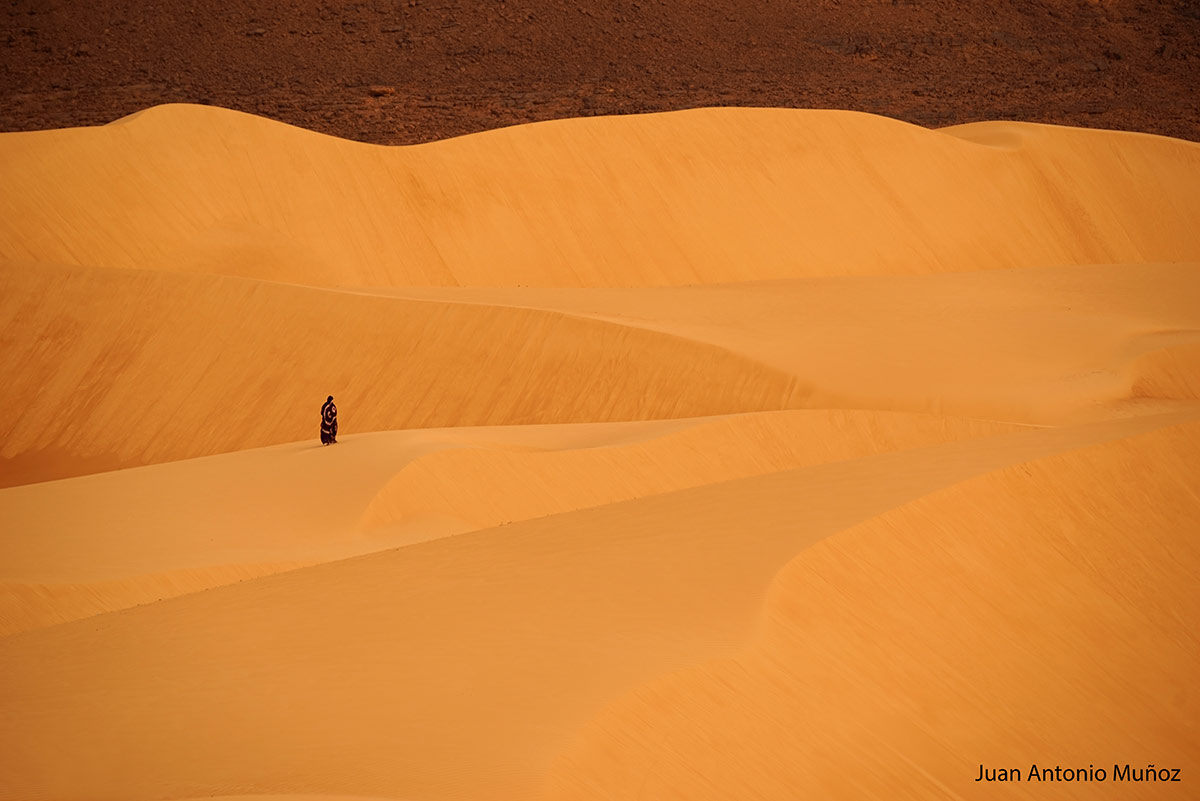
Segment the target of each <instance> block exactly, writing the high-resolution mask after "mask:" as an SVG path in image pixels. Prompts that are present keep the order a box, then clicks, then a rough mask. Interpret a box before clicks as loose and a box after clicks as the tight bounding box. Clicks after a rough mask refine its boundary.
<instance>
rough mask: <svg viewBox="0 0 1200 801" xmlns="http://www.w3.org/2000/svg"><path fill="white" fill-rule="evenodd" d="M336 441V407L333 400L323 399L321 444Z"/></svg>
mask: <svg viewBox="0 0 1200 801" xmlns="http://www.w3.org/2000/svg"><path fill="white" fill-rule="evenodd" d="M331 442H337V407H336V406H334V405H333V401H325V405H324V406H322V407H321V444H322V445H328V444H329V443H331Z"/></svg>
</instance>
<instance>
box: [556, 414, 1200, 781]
mask: <svg viewBox="0 0 1200 801" xmlns="http://www.w3.org/2000/svg"><path fill="white" fill-rule="evenodd" d="M1198 453H1200V426H1198V425H1196V424H1195V423H1192V424H1187V425H1185V426H1182V427H1171V428H1164V429H1161V430H1159V431H1155V432H1153V433H1150V434H1144V435H1142V436H1140V437H1135V438H1132V439H1126V440H1119V441H1115V442H1110V443H1106V444H1103V445H1098V446H1094V447H1091V448H1087V449H1084V450H1079V451H1074V452H1070V453H1065V454H1061V455H1057V456H1053V457H1049V458H1046V459H1043V460H1039V461H1035V462H1032V463H1028V464H1024V465H1021V466H1019V467H1012V468H1008V469H1005V470H1002V471H999V472H996V473H992V474H990V475H987V476H984V477H981V478H976V479H973V480H970V481H967V482H964V483H962V484H959V485H956V486H954V487H951V488H948V489H945V490H941V491H938V492H934V493H931V494H929V495H926V496H924V497H922V498H920V499H918V500H915V501H913V502H911V503H909V504H906V505H904V506H902V507H900V508H898V509H895V510H893V511H891V512H888V513H885V514H883V515H880V516H878V517H876V518H874V519H872V520H870V521H868V522H866V523H863V524H861V525H859V526H855V527H852V528H849V529H847V530H845V531H843V532H841V533H839V534H837V535H835V536H834V537H832V538H830V539H828V540H826V541H824V542H821V543H818V544H816V545H814V546H813V547H812V548H809V549H808V550H806V551H804V552H803V553H801V554H799V555H798V556H797V557H796V558H795V559H794V560H792V561H791V562H790V563H789V564H788V565H787V567H786V568H784V569H783V570H782V571H781V572H780V573H779V574H778V575H777V576H776V577H775V579H774V581H773V582H772V586H771V590H770V593H769V595H768V598H767V603H766V607H765V612H764V617H763V619H762V620H761V622H760V626H759V629H758V631H757V633H756V636H755V638H754V641H753V642H752V643H751V644H750V645H749V647H747V648H746V649H745V650H744V651H742V652H740V653H738V654H737V655H735V656H733V657H731V658H728V659H724V660H720V661H713V662H709V663H707V664H705V665H702V666H697V667H694V668H688V669H685V670H681V671H678V672H676V673H674V674H671V675H668V676H665V677H663V678H661V679H659V680H657V681H655V682H653V683H651V684H648V685H646V686H643V687H640V688H639V689H638V690H637V691H636V692H634V693H631V694H630V695H628V696H627V697H625V698H622V699H621V700H620V701H619V702H617V703H615V704H614V705H612V706H611V707H610V708H608V709H606V710H605V712H604V713H603V714H602V715H600V716H598V717H597V719H596V720H595V721H594V722H593V723H591V724H590V725H589V726H588V727H587V729H586V733H585V734H584V735H582V736H581V737H580V738H579V740H578V741H577V742H576V744H575V746H574V749H573V750H572V751H571V752H570V753H569V754H568V755H565V756H564V757H563V759H562V761H561V762H560V765H559V768H558V770H557V772H556V774H555V777H554V779H553V780H552V785H553V787H554V791H553V792H550V793H549V795H548V797H551V798H573V799H579V798H629V797H636V796H637V795H639V794H640V795H641V796H642V797H646V798H662V797H672V798H728V797H730V796H731V795H737V796H740V797H756V798H780V799H785V798H797V797H817V796H819V797H822V798H830V799H843V798H844V799H863V798H879V799H885V798H897V797H902V798H1022V799H1035V798H1113V799H1134V798H1146V799H1160V798H1185V797H1188V796H1189V795H1190V794H1191V791H1190V790H1188V789H1186V785H1184V786H1180V785H1178V784H1174V785H1164V784H1158V783H1157V782H1155V783H1143V784H1137V783H1130V782H1124V783H1113V782H1111V781H1109V782H1107V783H1106V782H1086V783H1083V782H1076V783H1064V782H1061V781H1060V782H1058V783H1053V782H1051V783H1036V782H1035V783H1030V782H1028V781H1027V779H1028V771H1029V768H1030V766H1031V764H1033V763H1040V764H1041V765H1042V766H1043V767H1050V768H1053V767H1054V766H1055V765H1061V766H1063V767H1071V768H1078V767H1083V768H1087V767H1088V766H1089V765H1093V764H1094V766H1095V767H1097V768H1102V769H1104V770H1105V771H1106V772H1107V773H1108V775H1109V776H1110V777H1111V776H1112V773H1113V767H1112V766H1113V764H1114V763H1120V764H1122V765H1124V764H1127V763H1132V765H1133V767H1134V768H1135V769H1144V768H1145V767H1146V765H1147V764H1148V763H1149V764H1157V765H1158V766H1159V767H1166V766H1171V767H1175V768H1181V769H1182V772H1183V774H1184V775H1187V774H1189V773H1190V772H1191V771H1194V770H1195V769H1196V767H1197V766H1198V765H1200V747H1198V746H1197V741H1196V738H1195V737H1194V736H1193V729H1194V727H1195V720H1196V716H1197V713H1198V712H1200V710H1198V709H1197V705H1198V703H1200V702H1198V701H1197V699H1196V698H1195V695H1194V694H1191V693H1189V692H1187V691H1186V690H1185V689H1184V688H1185V687H1187V686H1189V685H1190V683H1191V681H1192V677H1194V676H1195V675H1196V671H1197V669H1198V668H1200V640H1198V639H1197V637H1196V630H1195V628H1194V623H1195V621H1196V620H1197V617H1198V615H1200V596H1197V595H1196V593H1195V592H1194V589H1195V584H1196V578H1197V575H1200V572H1198V571H1200V543H1198V542H1197V540H1196V536H1195V533H1196V528H1195V520H1196V519H1197V515H1198V514H1200V497H1198V496H1197V495H1196V493H1195V491H1194V487H1193V486H1192V485H1193V480H1194V477H1195V475H1196V469H1197V467H1198V463H1197V454H1198ZM1149 465H1153V466H1154V469H1153V470H1148V469H1146V468H1147V466H1149ZM1013 498H1020V499H1022V502H1021V503H1020V504H1014V503H1013V500H1012V499H1013ZM1132 732H1137V734H1136V736H1131V733H1132ZM848 753H852V754H854V758H853V760H852V763H853V765H854V771H853V775H847V767H848V765H847V757H846V754H848ZM979 762H983V763H986V764H987V765H988V767H990V768H996V767H1009V766H1013V765H1015V766H1019V770H1020V772H1021V773H1022V774H1023V776H1025V778H1026V781H1024V782H1023V783H1022V784H1020V785H1018V784H1015V783H1009V784H999V785H988V784H987V783H979V784H976V783H974V781H973V780H974V779H975V777H976V776H978V775H979V773H978V769H977V767H976V763H979ZM712 765H735V766H737V770H736V771H735V772H733V771H731V772H724V771H721V770H711V769H708V768H709V766H712ZM1184 781H1189V779H1185V780H1184ZM901 788H902V789H901Z"/></svg>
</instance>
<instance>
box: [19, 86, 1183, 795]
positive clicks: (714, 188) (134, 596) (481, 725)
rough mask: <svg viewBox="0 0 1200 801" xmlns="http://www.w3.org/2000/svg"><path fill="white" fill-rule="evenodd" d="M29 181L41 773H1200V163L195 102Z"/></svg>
mask: <svg viewBox="0 0 1200 801" xmlns="http://www.w3.org/2000/svg"><path fill="white" fill-rule="evenodd" d="M0 181H3V184H4V187H5V191H4V192H2V193H0V374H2V375H3V376H4V380H3V381H0V407H2V408H3V409H4V410H5V413H4V414H3V415H2V416H0V801H3V800H4V799H30V798H40V799H44V798H55V799H63V801H71V800H72V799H77V800H78V801H90V800H91V799H96V798H121V799H129V801H164V800H169V799H176V800H177V801H182V800H183V799H197V798H212V797H223V798H227V799H235V798H247V797H256V798H262V797H264V796H276V797H279V798H292V799H304V798H307V799H311V798H314V797H322V798H350V797H360V798H367V797H370V798H387V799H396V800H397V801H401V800H403V801H451V800H452V799H464V800H465V799H484V798H486V799H496V800H497V801H504V799H514V800H515V799H522V801H526V800H527V799H545V800H546V801H551V800H553V801H566V800H567V799H580V800H581V801H582V799H600V798H605V799H635V798H655V799H668V798H675V799H688V800H689V801H692V800H693V799H709V798H711V799H718V798H720V799H726V798H739V799H740V798H770V799H776V798H777V799H781V800H782V799H787V801H792V800H793V799H800V798H822V799H855V800H857V799H863V800H864V801H869V799H901V798H911V799H927V798H945V799H966V798H972V799H973V798H1014V799H1031V800H1032V799H1047V798H1049V799H1058V798H1062V799H1066V798H1081V797H1086V798H1113V799H1126V798H1154V799H1169V800H1170V801H1174V799H1179V801H1184V800H1185V799H1191V798H1192V797H1194V796H1195V795H1196V793H1195V792H1194V789H1195V782H1196V778H1197V777H1198V776H1200V748H1198V747H1197V745H1196V743H1200V737H1197V736H1196V732H1195V720H1196V719H1197V711H1198V710H1197V706H1196V703H1197V702H1196V699H1195V694H1194V693H1193V692H1191V690H1190V687H1191V685H1192V683H1193V682H1194V677H1195V676H1196V675H1200V644H1198V640H1197V637H1196V634H1195V632H1196V631H1197V630H1198V629H1200V597H1198V596H1197V595H1196V592H1195V589H1196V586H1197V580H1198V578H1200V551H1198V546H1197V542H1196V537H1195V533H1196V531H1197V525H1196V521H1197V520H1200V495H1198V494H1197V492H1196V490H1195V487H1197V486H1200V228H1197V226H1196V212H1197V210H1198V209H1200V145H1196V144H1192V143H1186V142H1180V141H1174V140H1170V139H1164V138H1160V137H1152V136H1144V135H1138V134H1125V133H1120V132H1113V131H1084V130H1076V129H1068V128H1057V127H1052V126H1037V125H1026V124H1019V123H984V124H978V125H969V126H958V127H955V128H950V129H945V130H942V131H930V130H924V129H921V128H917V127H914V126H910V125H905V124H902V123H899V122H896V121H893V120H888V119H884V118H879V117H872V116H869V115H864V114H851V113H843V112H832V111H795V110H762V109H702V110H695V111H689V112H680V113H673V114H662V115H649V116H636V117H624V118H608V119H588V120H568V121H560V122H554V123H545V124H538V125H531V126H522V127H519V128H512V129H507V130H500V131H493V132H489V133H486V134H479V135H475V136H468V137H463V138H460V139H455V140H450V141H446V142H439V143H434V144H429V145H422V146H418V147H411V148H382V147H371V146H366V145H360V144H353V143H348V142H342V141H338V140H335V139H331V138H328V137H323V136H318V135H316V134H312V133H309V132H305V131H301V130H297V129H294V128H289V127H287V126H283V125H280V124H278V123H273V122H269V121H266V120H262V119H258V118H255V117H251V116H247V115H243V114H235V113H232V112H227V111H222V110H219V109H210V108H202V107H197V106H167V107H160V108H154V109H150V110H148V111H146V112H143V113H141V114H138V115H134V116H133V117H130V118H127V119H124V120H120V121H118V122H117V123H114V124H112V125H108V126H104V127H100V128H90V129H78V130H65V131H49V132H37V133H22V134H3V135H0ZM328 394H333V395H335V396H336V399H337V402H338V405H339V409H340V413H339V420H340V424H341V433H340V437H339V440H340V441H339V443H338V444H337V445H336V446H334V447H330V448H323V447H321V446H320V445H319V444H318V442H317V410H318V408H319V406H320V404H321V402H322V401H323V400H324V398H325V397H326V396H327V395H328ZM1035 762H1036V763H1039V764H1042V765H1043V766H1049V767H1052V766H1053V765H1056V764H1057V765H1063V766H1070V767H1079V766H1080V765H1084V766H1086V765H1089V764H1091V765H1095V766H1096V767H1104V768H1106V769H1108V770H1110V771H1111V768H1112V763H1114V762H1116V763H1119V764H1122V765H1123V764H1125V763H1129V764H1130V765H1131V766H1132V767H1133V768H1144V766H1145V765H1146V764H1148V763H1155V764H1156V765H1157V766H1159V767H1165V768H1179V769H1180V770H1181V772H1182V774H1183V777H1184V779H1183V781H1184V783H1182V784H1157V783H1156V784H1153V785H1145V784H1140V783H1139V784H1130V783H1125V784H1120V783H1113V782H1107V783H1103V782H1102V783H1093V784H1087V785H1084V784H1080V783H1071V784H1067V783H1056V784H1048V785H1047V784H1031V783H1029V782H1028V781H1023V782H1021V783H1019V784H1018V783H1015V782H1014V783H1009V784H1005V785H994V784H989V785H983V784H982V783H979V784H977V783H975V782H974V781H973V779H974V778H975V776H976V775H977V772H978V770H979V766H980V765H985V766H987V767H988V768H991V769H995V768H1001V767H1004V768H1008V767H1014V766H1017V767H1020V768H1022V769H1024V770H1027V769H1028V766H1029V765H1030V764H1031V763H1035Z"/></svg>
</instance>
